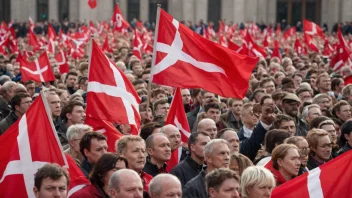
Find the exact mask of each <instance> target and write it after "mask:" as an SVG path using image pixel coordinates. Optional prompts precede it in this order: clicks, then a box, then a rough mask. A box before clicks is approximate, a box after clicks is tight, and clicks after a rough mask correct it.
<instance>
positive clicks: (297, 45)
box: [294, 38, 307, 55]
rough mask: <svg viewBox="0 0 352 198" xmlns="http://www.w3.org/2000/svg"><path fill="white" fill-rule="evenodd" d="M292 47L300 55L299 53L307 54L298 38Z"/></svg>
mask: <svg viewBox="0 0 352 198" xmlns="http://www.w3.org/2000/svg"><path fill="white" fill-rule="evenodd" d="M294 49H295V51H296V52H297V54H298V55H301V54H304V55H307V53H306V51H305V49H304V48H303V45H302V44H301V42H300V41H299V39H298V38H297V39H296V41H295V46H294Z"/></svg>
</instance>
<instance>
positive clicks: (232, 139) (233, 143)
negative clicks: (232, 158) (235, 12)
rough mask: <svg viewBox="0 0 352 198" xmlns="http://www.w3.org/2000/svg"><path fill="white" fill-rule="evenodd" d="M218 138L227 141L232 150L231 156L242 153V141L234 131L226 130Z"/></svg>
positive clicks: (220, 132)
mask: <svg viewBox="0 0 352 198" xmlns="http://www.w3.org/2000/svg"><path fill="white" fill-rule="evenodd" d="M216 138H218V139H223V140H226V142H227V143H228V146H229V148H230V154H231V155H232V154H238V153H239V152H240V139H239V138H238V135H237V132H236V131H235V130H234V129H231V128H226V129H223V130H221V131H219V133H218V134H217V135H216Z"/></svg>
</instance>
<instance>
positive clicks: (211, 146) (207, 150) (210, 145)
mask: <svg viewBox="0 0 352 198" xmlns="http://www.w3.org/2000/svg"><path fill="white" fill-rule="evenodd" d="M218 143H223V144H226V145H227V141H226V140H223V139H213V140H211V141H210V142H208V143H207V144H206V145H205V147H204V151H203V152H204V157H206V156H207V155H209V154H211V153H213V151H214V145H215V144H218Z"/></svg>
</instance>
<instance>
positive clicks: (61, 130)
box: [54, 117, 69, 149]
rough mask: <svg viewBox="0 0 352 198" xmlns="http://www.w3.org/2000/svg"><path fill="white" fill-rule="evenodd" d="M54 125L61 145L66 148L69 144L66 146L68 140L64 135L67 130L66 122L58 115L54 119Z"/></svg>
mask: <svg viewBox="0 0 352 198" xmlns="http://www.w3.org/2000/svg"><path fill="white" fill-rule="evenodd" d="M54 125H55V129H56V132H57V136H58V137H59V140H60V143H61V145H62V147H63V148H64V149H67V148H68V147H69V146H68V140H67V136H66V132H67V126H66V123H65V122H64V121H63V120H62V119H61V118H60V117H58V118H56V120H55V121H54Z"/></svg>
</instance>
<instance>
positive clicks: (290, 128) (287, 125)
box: [280, 120, 296, 136]
mask: <svg viewBox="0 0 352 198" xmlns="http://www.w3.org/2000/svg"><path fill="white" fill-rule="evenodd" d="M280 129H282V130H285V131H287V132H289V133H291V134H292V136H294V135H295V134H296V124H295V122H293V120H290V121H282V122H281V123H280Z"/></svg>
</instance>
